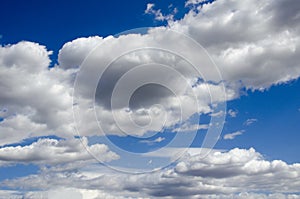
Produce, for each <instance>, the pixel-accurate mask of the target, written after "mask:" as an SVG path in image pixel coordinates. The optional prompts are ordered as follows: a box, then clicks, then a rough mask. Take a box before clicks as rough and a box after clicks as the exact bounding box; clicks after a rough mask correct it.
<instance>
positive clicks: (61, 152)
mask: <svg viewBox="0 0 300 199" xmlns="http://www.w3.org/2000/svg"><path fill="white" fill-rule="evenodd" d="M82 142H84V145H88V142H87V138H82ZM87 148H88V149H86V148H84V146H83V145H82V143H81V140H80V139H72V140H69V139H68V140H56V139H50V138H43V139H39V140H38V141H36V142H33V143H32V144H30V145H26V146H7V147H2V148H0V165H1V164H2V165H6V164H15V163H23V164H28V163H35V164H40V165H45V164H46V165H57V164H66V163H72V164H75V163H76V162H86V163H87V162H88V161H89V162H90V161H92V162H95V159H94V157H93V156H91V154H90V153H88V150H89V151H90V152H92V153H93V155H95V156H97V158H98V159H99V160H101V161H103V162H108V161H111V160H115V159H118V158H119V156H118V155H117V154H115V153H113V152H111V151H110V150H109V149H108V147H107V146H106V145H104V144H94V145H91V146H87Z"/></svg>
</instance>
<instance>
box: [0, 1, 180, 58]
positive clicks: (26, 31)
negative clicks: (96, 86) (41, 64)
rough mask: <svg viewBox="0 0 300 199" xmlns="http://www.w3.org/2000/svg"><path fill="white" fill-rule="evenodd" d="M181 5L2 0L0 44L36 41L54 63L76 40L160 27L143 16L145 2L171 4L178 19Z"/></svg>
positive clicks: (166, 8) (166, 7)
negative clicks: (69, 43) (70, 43)
mask: <svg viewBox="0 0 300 199" xmlns="http://www.w3.org/2000/svg"><path fill="white" fill-rule="evenodd" d="M184 2H185V1H183V0H180V1H172V0H164V1H158V0H153V1H152V0H139V1H124V0H117V1H114V2H113V3H111V2H110V1H101V0H100V1H99V0H85V1H80V0H74V1H71V2H70V1H58V0H53V1H49V0H43V1H39V0H29V1H18V0H3V1H1V12H0V27H1V28H0V35H2V38H0V42H1V44H10V43H17V42H19V41H21V40H27V41H34V42H38V43H40V44H43V45H46V46H47V48H48V49H49V50H53V51H54V55H53V56H52V57H51V58H52V60H53V61H55V60H56V57H57V52H58V50H59V49H60V48H61V47H62V45H63V44H64V43H66V42H68V41H71V40H73V39H76V38H78V37H86V36H93V35H99V36H107V35H114V34H117V33H120V32H122V31H126V30H128V29H133V28H140V27H148V26H157V25H160V24H161V22H155V21H154V20H153V17H152V16H149V15H145V14H144V11H145V9H146V5H147V3H155V5H156V7H157V8H159V9H162V11H163V12H164V11H168V6H169V5H170V4H173V5H174V6H176V7H180V8H181V9H180V12H179V13H178V16H179V17H180V16H182V15H183V14H184V12H185V11H186V9H184ZM115 5H118V6H115ZM128 5H130V6H128Z"/></svg>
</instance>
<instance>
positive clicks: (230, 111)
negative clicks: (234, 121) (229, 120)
mask: <svg viewBox="0 0 300 199" xmlns="http://www.w3.org/2000/svg"><path fill="white" fill-rule="evenodd" d="M228 114H229V115H230V117H236V115H237V114H238V111H235V110H232V109H229V110H228Z"/></svg>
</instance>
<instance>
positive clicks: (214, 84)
mask: <svg viewBox="0 0 300 199" xmlns="http://www.w3.org/2000/svg"><path fill="white" fill-rule="evenodd" d="M197 2H198V1H197ZM286 4H289V5H294V7H297V6H298V3H297V2H295V1H291V2H286ZM248 5H251V6H248ZM281 5H282V3H272V2H271V1H268V0H266V1H263V2H261V1H259V2H252V1H251V2H248V3H247V2H243V3H241V2H238V1H233V0H232V1H228V2H227V1H223V0H218V1H214V2H212V3H207V4H206V3H200V5H199V6H196V7H195V8H192V9H191V10H190V11H189V12H188V13H187V14H186V15H185V16H184V17H183V18H182V19H181V20H174V19H173V20H169V27H170V28H171V29H174V30H178V31H180V32H183V33H186V34H188V35H191V37H192V38H194V39H196V40H197V41H198V42H199V43H200V44H202V45H203V46H204V47H205V48H206V49H207V50H208V52H209V53H210V55H211V57H212V58H213V60H214V61H215V62H216V63H217V65H218V67H219V69H220V72H221V75H222V78H223V80H224V81H222V83H224V85H225V90H224V87H223V85H222V84H220V80H222V79H218V78H217V72H216V71H213V70H212V69H211V67H208V66H209V64H206V63H208V62H206V61H208V60H206V59H205V57H202V56H200V57H199V53H198V52H197V51H196V50H195V48H194V46H193V44H192V43H189V42H187V43H183V44H184V45H183V44H181V43H177V42H174V41H179V40H180V41H183V40H184V36H182V35H180V34H175V33H174V34H172V36H170V34H169V33H168V31H167V30H166V28H165V27H157V28H152V29H151V30H149V31H148V33H146V34H128V35H122V36H119V37H112V36H109V37H106V38H102V37H98V36H94V37H88V38H79V39H76V40H74V41H71V42H68V43H66V44H65V45H64V46H63V47H62V49H61V50H60V52H59V56H58V57H59V58H58V63H59V65H58V66H56V67H54V68H52V69H48V66H49V63H50V60H49V57H48V56H49V54H51V51H47V50H46V47H45V46H41V45H38V44H36V43H32V42H20V43H18V44H15V45H9V46H4V47H1V50H0V54H1V56H0V63H1V74H0V75H1V80H0V81H1V86H2V87H1V91H2V95H1V98H0V101H1V104H2V108H6V109H8V113H6V115H7V118H8V120H6V119H4V121H2V122H1V123H0V125H1V128H3V132H4V133H3V134H1V135H2V137H3V139H1V140H2V144H5V143H10V142H13V141H20V140H21V139H22V138H26V137H28V136H39V135H44V134H46V135H48V134H49V132H51V134H60V136H61V137H67V136H70V135H72V133H73V131H74V128H73V125H72V122H73V121H72V107H71V104H72V94H71V93H72V88H73V82H74V76H75V74H77V75H78V66H79V65H81V64H82V63H84V65H88V66H90V67H86V68H85V69H82V71H84V72H85V74H79V76H80V77H81V80H80V81H78V82H77V84H76V85H77V87H76V89H75V94H78V95H76V96H77V97H80V98H82V99H81V100H83V101H84V102H82V101H81V102H82V103H81V102H79V101H75V106H76V105H78V106H79V109H80V110H82V109H84V111H83V112H80V113H79V114H77V115H79V116H80V118H78V121H77V123H82V124H87V123H89V124H90V125H81V127H79V131H80V133H81V134H82V135H103V133H105V134H115V135H124V131H125V132H126V133H127V134H128V133H130V134H133V135H138V136H141V135H143V134H145V133H146V132H147V131H159V130H160V129H162V127H171V126H174V125H175V124H178V123H179V122H180V120H181V119H182V120H183V121H184V120H187V119H188V118H189V117H190V116H192V115H193V114H195V113H198V114H201V113H209V112H212V111H213V110H212V107H213V106H211V105H212V104H214V103H218V102H225V101H227V100H231V99H235V98H237V97H239V95H240V92H239V90H240V89H241V88H243V87H246V88H249V89H262V90H263V89H266V88H268V87H269V86H271V85H275V84H279V83H284V82H288V81H290V80H292V79H296V78H298V77H299V74H300V69H299V63H298V61H297V58H298V57H299V44H300V43H299V41H300V40H299V36H298V35H299V34H298V33H299V27H298V24H297V23H294V22H293V21H295V18H297V16H298V15H297V12H298V10H297V9H291V11H289V14H286V13H285V12H286V11H287V9H284V10H281V7H280V6H281ZM153 6H154V5H153V4H148V6H147V12H150V11H151V10H153ZM253 12H254V13H256V14H255V15H253V14H252V13H253ZM280 16H286V18H285V19H284V20H286V21H289V23H285V25H282V24H283V23H282V20H283V19H282V18H280ZM279 18H280V19H281V20H278V19H279ZM220 19H222V20H220ZM290 21H291V22H290ZM99 45H100V46H101V47H98V46H99ZM145 46H151V47H155V48H160V49H166V50H170V51H174V50H177V51H178V52H181V54H182V56H183V57H186V58H188V60H189V61H190V62H192V63H201V67H200V68H201V73H202V75H203V77H202V78H204V79H205V81H204V82H198V81H197V80H198V79H199V78H201V77H200V76H199V74H197V73H195V70H193V69H192V67H190V66H189V65H188V63H187V62H186V61H184V60H183V59H181V58H180V57H178V56H176V55H174V54H170V53H169V54H168V53H166V52H157V51H154V50H152V51H151V50H149V49H148V50H145V51H135V52H134V53H129V54H126V55H124V56H121V57H118V55H120V54H121V53H125V52H128V51H130V49H138V48H140V47H145ZM97 47H98V48H97ZM92 49H94V53H92V54H89V53H90V51H91V50H92ZM104 49H105V50H104ZM88 54H89V60H88V61H86V62H84V60H85V58H86V56H87V55H88ZM116 56H117V57H118V59H117V60H115V62H113V64H112V65H111V66H110V68H109V69H108V70H105V64H106V63H109V61H110V60H112V59H113V58H115V57H116ZM199 60H200V61H199ZM205 60H206V61H205ZM150 63H159V64H165V65H168V66H170V67H171V68H172V69H174V70H175V71H173V72H170V71H169V72H168V71H167V70H166V71H165V72H164V70H165V69H166V68H165V69H164V68H163V67H160V70H156V69H155V66H148V69H146V67H145V68H142V69H143V70H138V69H136V70H134V71H131V74H132V75H131V76H130V75H128V74H127V72H128V71H129V70H130V69H132V66H137V65H139V64H150ZM92 66H94V67H92ZM254 67H255V69H253V68H254ZM176 71H177V72H176ZM102 73H103V77H102V78H101V79H100V81H99V84H98V85H97V84H96V85H93V84H92V81H94V80H98V78H99V75H100V74H102ZM133 74H135V75H133ZM178 74H182V75H183V76H184V77H185V78H186V81H185V82H183V79H182V78H180V75H178ZM124 76H125V77H127V80H126V81H125V80H124V78H123V79H121V77H124ZM132 76H134V77H139V78H140V80H142V79H144V80H145V81H146V80H147V79H149V78H150V77H151V78H152V81H154V80H155V81H158V80H160V81H159V83H161V84H164V85H176V87H173V88H174V89H173V91H167V90H166V89H165V88H163V87H159V86H155V85H152V86H143V87H142V88H140V89H139V90H137V91H136V92H135V93H133V96H132V98H131V99H130V100H129V105H128V104H126V100H127V99H124V98H123V96H118V97H114V99H115V100H114V101H113V102H114V106H113V107H112V104H111V100H110V99H111V98H112V95H113V91H114V88H115V86H116V85H117V83H118V81H119V80H124V81H123V82H122V84H119V90H122V86H124V85H127V86H129V85H133V86H134V84H133V83H134V82H139V81H138V80H137V79H136V78H135V79H133V78H132ZM149 81H150V79H149ZM36 82H38V83H36ZM141 82H142V81H141ZM141 82H140V83H141ZM191 85H192V87H191ZM95 87H96V102H97V103H96V107H95V108H96V112H97V113H98V114H97V115H98V120H100V123H101V127H102V129H99V128H98V125H97V121H96V119H95V118H94V110H92V109H91V110H89V108H90V107H92V106H93V104H94V103H93V100H94V97H95V96H94V94H95V93H94V88H95ZM189 87H190V88H189ZM171 88H172V87H171ZM187 88H189V89H187ZM174 90H175V91H176V95H174V93H172V92H174ZM12 91H13V92H12ZM147 93H148V95H146V94H147ZM123 94H124V93H123ZM225 95H226V96H225ZM125 96H126V94H125ZM83 104H84V105H83ZM154 104H161V105H162V107H163V109H161V108H158V107H154V108H155V109H156V111H154V109H153V108H152V109H151V106H152V105H154ZM197 104H198V105H199V106H198V107H199V109H200V110H195V107H197ZM179 105H180V106H181V107H180V106H179ZM128 108H129V109H128ZM180 108H182V109H183V110H184V112H183V113H180ZM75 110H77V108H76V107H75ZM112 110H113V111H112ZM153 111H154V112H155V113H158V115H157V117H153V114H154V112H153ZM100 113H101V114H100ZM114 113H115V114H114ZM75 116H76V114H75ZM116 116H117V117H116ZM181 116H182V117H181ZM22 117H23V118H24V117H26V120H27V121H26V122H27V124H28V126H32V127H33V128H32V129H33V131H31V132H28V131H30V129H28V130H27V129H26V127H25V126H23V127H20V129H25V130H24V131H25V132H24V134H22V133H20V132H19V131H18V129H15V128H16V127H15V126H14V125H10V124H8V123H9V121H13V120H15V123H18V120H20V118H22ZM130 118H131V119H130ZM166 118H167V119H166ZM115 119H117V120H118V124H117V123H116V122H115ZM151 119H152V123H151V125H148V124H149V121H151ZM132 121H133V122H134V123H135V124H134V123H132ZM24 124H25V123H24ZM136 124H137V125H136ZM120 126H122V127H120ZM136 126H140V127H141V128H136ZM5 132H10V133H9V134H10V135H11V134H12V132H15V133H13V134H14V136H13V137H9V136H8V133H5ZM14 137H15V138H14Z"/></svg>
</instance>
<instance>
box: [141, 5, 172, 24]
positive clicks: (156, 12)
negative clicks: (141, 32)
mask: <svg viewBox="0 0 300 199" xmlns="http://www.w3.org/2000/svg"><path fill="white" fill-rule="evenodd" d="M154 6H155V4H153V3H148V4H147V7H146V10H145V13H146V14H153V15H154V17H155V20H157V21H172V20H174V15H175V14H176V13H177V8H174V9H173V12H172V13H171V14H168V15H163V14H162V12H161V10H160V9H158V10H155V9H154ZM170 7H172V6H171V5H170V6H169V8H170Z"/></svg>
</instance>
